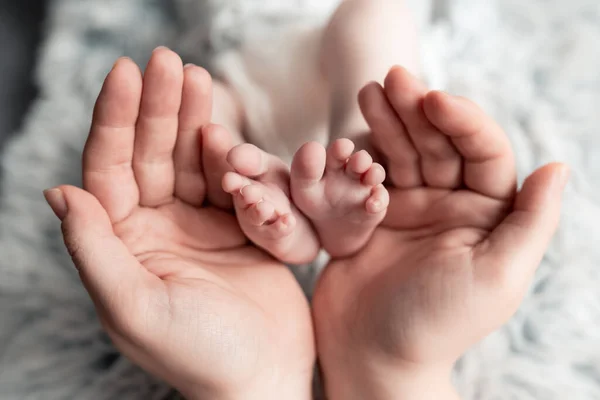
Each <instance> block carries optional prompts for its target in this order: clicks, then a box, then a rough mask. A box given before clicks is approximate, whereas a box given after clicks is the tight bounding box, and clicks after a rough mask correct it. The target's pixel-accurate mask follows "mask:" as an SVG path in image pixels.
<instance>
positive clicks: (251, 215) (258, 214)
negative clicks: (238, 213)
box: [246, 201, 277, 226]
mask: <svg viewBox="0 0 600 400" xmlns="http://www.w3.org/2000/svg"><path fill="white" fill-rule="evenodd" d="M246 211H247V214H248V220H249V222H250V223H251V224H252V225H254V226H263V225H265V224H268V223H270V222H271V221H274V220H275V219H276V218H277V215H276V213H275V206H274V205H273V204H272V203H271V202H268V201H259V202H258V203H256V204H254V205H252V206H251V207H250V208H248V210H246Z"/></svg>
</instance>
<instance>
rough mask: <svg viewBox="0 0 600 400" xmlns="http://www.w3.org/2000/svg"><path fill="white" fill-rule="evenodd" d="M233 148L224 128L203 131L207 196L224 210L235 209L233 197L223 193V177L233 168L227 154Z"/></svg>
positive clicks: (211, 128)
mask: <svg viewBox="0 0 600 400" xmlns="http://www.w3.org/2000/svg"><path fill="white" fill-rule="evenodd" d="M232 148H233V138H232V137H231V134H230V133H229V132H228V131H227V130H226V129H225V128H223V127H222V126H219V125H213V124H211V125H207V126H205V127H204V128H203V129H202V165H203V169H204V176H205V178H206V189H207V192H206V195H207V197H208V200H209V201H210V202H211V203H212V204H213V205H215V206H217V207H219V208H222V209H224V210H229V209H231V208H232V207H233V202H232V199H231V195H230V194H228V193H225V191H223V187H222V185H221V183H222V181H223V177H224V176H225V174H226V173H227V172H230V171H233V168H232V167H231V166H230V165H229V163H228V162H227V154H228V153H229V151H230V150H231V149H232Z"/></svg>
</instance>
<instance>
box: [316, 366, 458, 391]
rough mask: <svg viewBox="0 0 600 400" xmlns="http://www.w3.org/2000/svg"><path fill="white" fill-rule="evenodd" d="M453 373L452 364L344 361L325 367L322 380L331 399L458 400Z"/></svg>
mask: <svg viewBox="0 0 600 400" xmlns="http://www.w3.org/2000/svg"><path fill="white" fill-rule="evenodd" d="M451 372H452V366H451V365H438V366H434V365H432V366H424V365H415V364H405V365H394V366H389V365H388V366H384V365H383V364H382V363H380V364H378V365H376V366H375V363H374V364H373V365H368V363H367V364H363V363H345V364H344V365H343V366H340V367H335V366H328V367H327V368H323V381H324V386H325V393H326V394H327V399H328V400H338V399H339V400H364V399H370V400H430V399H436V400H459V399H460V397H459V396H458V394H457V393H456V391H455V389H454V387H453V385H452V383H451Z"/></svg>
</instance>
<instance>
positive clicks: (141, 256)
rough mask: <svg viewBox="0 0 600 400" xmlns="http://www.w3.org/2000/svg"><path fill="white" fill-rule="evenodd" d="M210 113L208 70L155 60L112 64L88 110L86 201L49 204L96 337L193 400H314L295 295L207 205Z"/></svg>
mask: <svg viewBox="0 0 600 400" xmlns="http://www.w3.org/2000/svg"><path fill="white" fill-rule="evenodd" d="M210 115H211V80H210V76H209V75H208V74H207V73H206V71H204V70H203V69H201V68H198V67H188V68H186V69H185V70H184V69H183V66H182V64H181V60H180V59H179V57H178V56H177V55H175V54H174V53H173V52H171V51H170V50H167V49H157V50H156V51H155V52H154V54H153V56H152V58H151V60H150V62H149V65H148V67H147V69H146V72H145V75H144V77H143V80H142V75H141V73H140V70H139V68H138V67H137V66H136V65H135V64H134V63H133V62H132V61H131V60H128V59H120V60H119V61H117V63H116V64H115V66H114V68H113V70H112V71H111V72H110V74H109V75H108V77H107V79H106V82H105V84H104V87H103V89H102V92H101V93H100V96H99V98H98V102H97V104H96V108H95V112H94V119H93V122H92V128H91V131H90V135H89V138H88V141H87V144H86V147H85V152H84V155H83V182H84V189H85V190H82V189H78V188H75V187H70V186H61V187H59V188H57V189H53V190H50V191H48V192H46V196H47V198H48V200H49V202H50V204H51V205H52V206H53V208H54V210H55V211H56V213H57V215H58V216H59V217H60V218H61V219H62V221H63V231H64V235H65V243H66V245H67V247H68V249H69V251H70V252H71V254H72V256H73V260H74V262H75V265H76V266H77V268H78V271H79V273H80V275H81V278H82V281H83V283H84V285H85V286H86V288H87V290H88V291H89V293H90V295H91V297H92V299H93V300H94V303H95V305H96V308H97V311H98V314H99V316H100V320H101V322H102V324H103V326H104V327H105V329H106V331H107V332H108V333H109V335H110V337H111V338H112V340H113V342H114V343H115V345H116V346H117V347H118V348H119V349H120V350H121V351H122V352H123V353H124V354H125V355H126V356H127V357H129V358H130V359H131V360H132V361H134V362H135V363H137V364H139V365H140V366H142V367H143V368H145V369H146V370H148V371H149V372H151V373H152V374H154V375H155V376H157V377H159V378H161V379H163V380H165V381H166V382H168V383H170V384H171V385H173V386H174V387H176V388H177V389H179V390H180V391H181V392H182V393H183V394H184V395H185V396H186V397H187V398H190V399H206V398H210V399H237V398H239V399H242V398H243V399H268V398H274V399H275V398H277V399H278V398H280V397H279V396H280V395H283V396H284V397H285V398H290V399H307V398H310V390H311V377H312V373H313V370H312V369H313V364H314V359H315V346H314V338H313V332H312V324H311V316H310V311H309V307H308V304H307V301H306V299H305V298H304V296H303V294H302V291H301V290H300V288H299V286H298V284H297V283H296V281H295V279H294V277H293V275H292V274H291V273H290V272H289V271H288V270H287V269H286V268H285V267H284V265H283V264H281V263H280V262H277V261H275V260H274V259H272V258H271V257H269V256H268V255H267V254H265V253H264V252H262V251H260V250H258V249H257V248H255V247H254V246H251V245H249V244H248V243H247V240H246V238H245V237H244V235H243V233H242V231H241V230H240V228H239V225H238V223H237V221H236V219H235V217H234V216H233V215H231V214H228V213H226V212H224V211H221V210H219V209H217V208H215V207H213V206H203V202H204V200H205V199H206V197H207V195H208V193H209V191H210V188H207V185H206V178H205V176H204V173H203V171H204V170H207V169H213V168H214V165H213V164H212V163H213V162H214V160H215V159H216V158H215V156H214V154H213V153H211V152H212V150H211V147H210V146H211V135H214V134H215V133H219V130H221V129H223V128H220V127H217V126H212V125H209V121H210ZM202 127H204V130H203V134H202V135H201V138H199V132H200V131H201V130H202ZM63 200H64V201H63ZM290 352H291V353H290Z"/></svg>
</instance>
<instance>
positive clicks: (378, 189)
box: [365, 184, 390, 214]
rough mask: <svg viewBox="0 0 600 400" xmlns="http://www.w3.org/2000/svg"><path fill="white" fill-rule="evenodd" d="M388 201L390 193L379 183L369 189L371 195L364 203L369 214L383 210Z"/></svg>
mask: <svg viewBox="0 0 600 400" xmlns="http://www.w3.org/2000/svg"><path fill="white" fill-rule="evenodd" d="M389 203H390V195H389V193H388V191H387V189H386V188H385V187H384V186H383V185H381V184H379V185H377V186H375V187H374V188H373V190H372V191H371V196H370V197H369V198H368V199H367V202H366V203H365V207H366V210H367V212H368V213H369V214H378V213H381V212H383V211H385V210H386V209H387V207H388V205H389Z"/></svg>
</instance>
